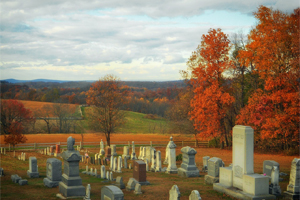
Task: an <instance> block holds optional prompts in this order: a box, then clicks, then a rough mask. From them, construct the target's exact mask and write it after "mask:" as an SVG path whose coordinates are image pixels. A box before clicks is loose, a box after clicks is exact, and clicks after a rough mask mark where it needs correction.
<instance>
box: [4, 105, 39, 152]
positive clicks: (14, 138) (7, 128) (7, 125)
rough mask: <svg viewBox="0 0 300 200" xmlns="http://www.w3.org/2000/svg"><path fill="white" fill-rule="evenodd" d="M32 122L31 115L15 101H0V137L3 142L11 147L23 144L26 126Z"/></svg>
mask: <svg viewBox="0 0 300 200" xmlns="http://www.w3.org/2000/svg"><path fill="white" fill-rule="evenodd" d="M32 121H34V118H33V116H32V113H31V111H30V110H29V109H26V108H25V107H24V105H23V104H22V103H21V102H19V101H17V100H1V135H4V142H5V143H6V144H11V145H13V147H14V146H15V145H16V144H19V143H25V142H26V140H27V139H26V137H25V136H24V133H25V132H26V125H27V124H28V123H30V122H32Z"/></svg>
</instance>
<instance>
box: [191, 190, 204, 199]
mask: <svg viewBox="0 0 300 200" xmlns="http://www.w3.org/2000/svg"><path fill="white" fill-rule="evenodd" d="M201 199H202V198H201V197H200V193H199V191H198V190H193V191H192V192H191V194H190V196H189V200H201Z"/></svg>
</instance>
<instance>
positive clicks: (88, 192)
mask: <svg viewBox="0 0 300 200" xmlns="http://www.w3.org/2000/svg"><path fill="white" fill-rule="evenodd" d="M83 199H84V200H91V185H90V184H88V185H87V186H86V191H85V197H84V198H83Z"/></svg>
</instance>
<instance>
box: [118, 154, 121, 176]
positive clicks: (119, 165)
mask: <svg viewBox="0 0 300 200" xmlns="http://www.w3.org/2000/svg"><path fill="white" fill-rule="evenodd" d="M121 165H122V157H121V156H119V159H118V169H117V173H122V169H121V168H122V167H121Z"/></svg>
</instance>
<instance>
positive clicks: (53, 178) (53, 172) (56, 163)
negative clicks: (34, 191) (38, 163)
mask: <svg viewBox="0 0 300 200" xmlns="http://www.w3.org/2000/svg"><path fill="white" fill-rule="evenodd" d="M61 174H62V162H61V161H60V160H58V159H56V158H48V159H47V164H46V175H47V177H46V178H44V180H43V182H44V185H45V186H47V187H49V188H53V187H57V186H58V184H59V182H60V181H61V178H62V176H61Z"/></svg>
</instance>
